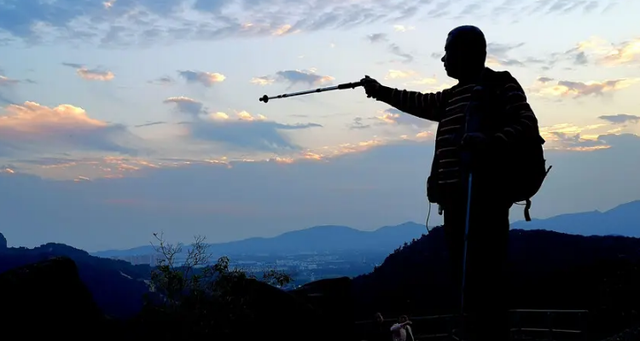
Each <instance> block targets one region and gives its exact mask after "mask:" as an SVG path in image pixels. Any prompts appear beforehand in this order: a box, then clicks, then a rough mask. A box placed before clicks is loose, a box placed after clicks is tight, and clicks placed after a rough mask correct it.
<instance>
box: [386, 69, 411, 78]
mask: <svg viewBox="0 0 640 341" xmlns="http://www.w3.org/2000/svg"><path fill="white" fill-rule="evenodd" d="M417 76H418V73H417V72H415V71H413V70H405V71H402V70H389V72H387V75H386V76H385V77H384V78H385V79H405V78H414V77H417Z"/></svg>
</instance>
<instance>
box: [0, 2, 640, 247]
mask: <svg viewBox="0 0 640 341" xmlns="http://www.w3.org/2000/svg"><path fill="white" fill-rule="evenodd" d="M633 13H640V2H639V1H613V0H599V1H581V0H537V1H534V0H482V1H480V0H464V1H456V2H455V5H454V2H453V1H448V0H384V1H383V0H340V1H338V0H298V1H292V0H269V1H263V0H109V1H106V2H101V1H94V0H91V1H90V0H39V1H36V0H0V189H1V190H0V219H2V225H1V226H2V227H1V228H0V232H1V233H3V234H4V235H5V236H6V237H7V239H8V241H9V245H12V246H27V247H33V246H37V245H40V244H43V243H46V242H61V243H66V244H70V245H72V246H75V247H78V248H82V249H85V250H88V251H97V250H103V249H111V248H128V247H134V246H139V245H148V243H149V242H150V241H151V240H152V239H153V236H152V234H153V233H154V232H163V233H164V235H165V237H166V238H167V239H168V240H170V241H182V242H188V241H189V240H192V238H193V236H195V235H203V236H206V238H207V240H208V241H209V242H224V241H229V240H236V239H242V238H248V237H254V236H265V237H269V236H274V235H277V234H280V233H283V232H286V231H291V230H297V229H303V228H307V227H311V226H315V225H324V224H337V225H347V226H351V227H354V228H358V229H362V230H372V229H375V228H378V227H381V226H385V225H397V224H400V223H403V222H406V221H416V222H424V221H425V219H426V217H427V214H428V212H429V210H428V209H429V206H428V204H427V200H426V193H425V180H426V177H427V176H428V175H429V170H430V165H431V159H432V156H433V142H434V133H435V129H436V125H435V124H433V123H431V122H428V121H424V120H420V119H417V118H413V117H411V116H409V115H407V114H403V113H401V112H399V111H397V110H395V109H393V108H391V107H390V106H388V105H386V104H384V103H382V102H378V101H375V100H372V99H369V98H367V97H366V95H365V94H364V91H363V89H362V88H357V89H353V90H341V91H332V92H327V93H318V94H312V95H305V96H300V97H295V98H287V99H278V100H272V101H269V102H268V103H266V104H265V103H262V102H259V101H258V98H259V97H261V96H262V95H264V94H267V95H269V96H274V95H278V94H282V93H288V92H296V91H301V90H307V89H315V88H318V87H325V86H331V85H337V84H340V83H346V82H353V81H358V80H359V79H361V78H362V77H363V76H364V75H369V76H371V77H373V78H375V79H377V80H378V81H380V82H381V83H382V84H384V85H387V86H392V87H396V88H399V89H408V90H415V91H421V92H435V91H439V90H442V89H445V88H448V87H450V86H452V85H455V84H456V81H455V80H453V79H451V78H448V77H447V76H446V73H445V72H444V70H443V67H442V63H441V62H440V57H441V56H442V54H443V49H444V43H445V39H446V36H447V33H448V32H449V31H450V30H451V29H453V28H454V27H456V26H458V25H466V24H471V25H477V26H478V27H480V28H481V29H482V30H483V31H484V32H485V35H486V37H487V40H488V42H489V45H488V58H487V65H488V66H489V67H491V68H492V69H494V70H508V71H509V72H510V73H511V74H512V75H513V76H515V77H516V78H517V79H518V81H519V82H520V84H521V85H522V86H523V88H524V89H525V90H526V92H527V97H528V100H529V102H530V104H531V106H532V108H533V109H534V111H535V112H536V115H537V116H538V119H539V122H540V126H541V130H542V132H543V137H544V138H545V139H546V141H547V143H546V144H545V148H546V154H547V158H548V162H549V163H550V164H551V165H553V169H552V171H551V173H550V175H549V178H548V179H547V180H546V182H545V184H544V187H543V188H542V190H541V191H540V192H539V194H538V195H536V196H535V197H534V200H533V207H532V215H533V217H534V218H547V217H551V216H554V215H558V214H562V213H569V212H581V211H592V210H606V209H610V208H613V207H615V206H617V205H619V204H622V203H625V202H629V201H632V200H637V199H640V178H639V177H638V176H637V169H638V168H639V167H640V148H639V147H640V99H639V98H638V93H639V91H640V83H639V82H638V80H640V31H639V30H638V29H635V30H634V29H633V27H637V25H636V24H637V18H636V16H635V15H633ZM435 211H436V209H435V207H433V208H432V211H431V215H430V225H436V224H440V223H441V222H442V220H441V217H440V216H438V215H437V214H436V213H435ZM511 219H512V221H517V220H521V219H523V216H522V210H521V207H516V208H514V209H513V210H512V214H511Z"/></svg>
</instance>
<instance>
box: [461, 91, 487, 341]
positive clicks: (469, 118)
mask: <svg viewBox="0 0 640 341" xmlns="http://www.w3.org/2000/svg"><path fill="white" fill-rule="evenodd" d="M481 91H483V88H482V87H481V86H476V87H475V88H474V89H473V90H472V92H471V101H470V102H469V104H468V105H467V108H466V111H465V116H466V122H465V132H466V133H470V132H476V131H477V129H478V127H479V122H478V120H479V119H480V118H479V117H478V113H477V107H478V101H479V99H480V92H481ZM471 158H472V156H471V155H470V152H469V151H463V153H462V162H463V165H464V166H465V168H466V169H467V171H468V172H469V175H468V178H467V210H466V216H465V222H464V248H463V254H462V286H461V290H460V323H461V325H460V326H461V328H460V329H461V332H462V335H465V334H466V333H465V328H464V327H465V319H464V308H465V307H464V299H465V297H464V296H465V295H464V293H465V286H466V277H467V250H468V247H469V225H470V222H471V219H470V218H471V203H472V202H471V194H472V193H473V191H472V188H473V187H472V186H473V172H472V169H471V168H472V166H471V163H472V161H471ZM465 336H466V335H465ZM461 339H462V338H461Z"/></svg>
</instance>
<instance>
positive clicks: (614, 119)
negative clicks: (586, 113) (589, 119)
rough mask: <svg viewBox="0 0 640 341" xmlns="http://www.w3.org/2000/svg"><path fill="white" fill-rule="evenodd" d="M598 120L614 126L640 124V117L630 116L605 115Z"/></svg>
mask: <svg viewBox="0 0 640 341" xmlns="http://www.w3.org/2000/svg"><path fill="white" fill-rule="evenodd" d="M598 118H599V119H601V120H605V121H608V122H610V123H613V124H627V123H640V116H637V115H629V114H617V115H603V116H600V117H598Z"/></svg>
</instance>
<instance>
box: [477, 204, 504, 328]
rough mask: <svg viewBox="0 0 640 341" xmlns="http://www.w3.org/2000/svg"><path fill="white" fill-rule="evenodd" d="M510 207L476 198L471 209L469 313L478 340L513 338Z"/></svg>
mask: <svg viewBox="0 0 640 341" xmlns="http://www.w3.org/2000/svg"><path fill="white" fill-rule="evenodd" d="M509 207H510V205H504V204H502V205H501V204H499V203H496V202H491V199H490V198H489V197H485V198H478V199H476V202H475V204H473V203H472V208H471V224H470V225H471V227H470V231H469V244H468V247H469V249H468V252H467V257H468V259H467V269H468V270H467V271H468V272H467V274H468V279H469V281H468V283H469V285H468V298H469V300H468V302H469V313H470V315H472V325H473V328H472V329H473V330H474V334H475V337H474V339H475V340H492V341H494V340H495V341H503V340H507V339H508V337H509V317H508V305H507V302H506V300H507V299H508V294H507V291H508V289H509V286H508V285H507V277H506V276H505V268H506V261H507V256H508V239H509Z"/></svg>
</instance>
